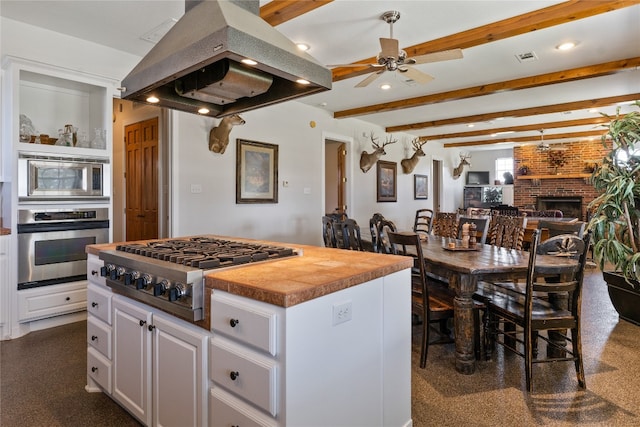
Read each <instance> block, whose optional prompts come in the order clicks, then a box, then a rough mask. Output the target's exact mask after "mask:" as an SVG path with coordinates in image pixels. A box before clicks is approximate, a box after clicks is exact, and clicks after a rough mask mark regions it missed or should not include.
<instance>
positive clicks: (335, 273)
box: [87, 236, 413, 307]
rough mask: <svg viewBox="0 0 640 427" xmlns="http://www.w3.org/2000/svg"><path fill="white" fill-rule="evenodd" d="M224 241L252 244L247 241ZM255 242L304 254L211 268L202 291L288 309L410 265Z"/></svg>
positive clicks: (400, 259)
mask: <svg viewBox="0 0 640 427" xmlns="http://www.w3.org/2000/svg"><path fill="white" fill-rule="evenodd" d="M216 237H219V236H216ZM223 238H227V239H231V240H245V241H253V242H256V241H255V240H250V239H240V238H233V237H223ZM258 242H262V243H266V244H271V245H277V246H286V247H292V248H295V249H297V250H300V251H302V255H300V256H292V257H288V258H282V259H276V260H273V261H265V262H259V263H255V264H244V265H242V266H237V267H231V268H228V269H220V270H213V271H212V272H211V273H209V274H208V275H207V276H206V278H205V287H206V288H207V289H209V290H212V289H218V290H222V291H226V292H229V293H231V294H235V295H240V296H244V297H247V298H251V299H254V300H258V301H263V302H266V303H269V304H273V305H277V306H281V307H291V306H294V305H296V304H300V303H303V302H305V301H309V300H312V299H314V298H319V297H321V296H324V295H327V294H330V293H333V292H338V291H341V290H343V289H346V288H349V287H352V286H355V285H359V284H361V283H365V282H367V281H370V280H373V279H377V278H379V277H383V276H387V275H389V274H391V273H395V272H397V271H400V270H404V269H406V268H410V267H412V266H413V260H412V259H411V258H409V257H404V256H395V255H383V254H376V253H372V252H358V251H349V250H343V249H329V248H324V247H319V246H309V245H298V244H290V243H281V242H269V241H258ZM115 245H116V244H115V243H114V244H104V245H91V246H87V253H91V254H94V255H98V254H99V252H100V251H101V250H109V249H115Z"/></svg>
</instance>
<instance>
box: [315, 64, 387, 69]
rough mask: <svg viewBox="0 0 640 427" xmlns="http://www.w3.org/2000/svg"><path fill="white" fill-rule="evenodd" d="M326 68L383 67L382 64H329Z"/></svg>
mask: <svg viewBox="0 0 640 427" xmlns="http://www.w3.org/2000/svg"><path fill="white" fill-rule="evenodd" d="M326 66H327V67H341V68H342V67H349V68H364V67H369V68H380V67H384V64H329V65H326Z"/></svg>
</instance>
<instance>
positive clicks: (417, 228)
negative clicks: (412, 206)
mask: <svg viewBox="0 0 640 427" xmlns="http://www.w3.org/2000/svg"><path fill="white" fill-rule="evenodd" d="M432 229H433V210H432V209H418V210H416V217H415V219H414V222H413V232H414V233H417V234H420V235H429V234H431V231H432Z"/></svg>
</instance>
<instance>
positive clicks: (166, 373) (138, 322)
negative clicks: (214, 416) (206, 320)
mask: <svg viewBox="0 0 640 427" xmlns="http://www.w3.org/2000/svg"><path fill="white" fill-rule="evenodd" d="M208 338H209V334H208V332H207V331H204V330H202V329H200V328H198V327H196V326H194V325H191V324H189V323H187V322H184V321H182V320H179V319H176V318H175V317H172V316H169V315H167V314H164V313H162V312H160V311H158V310H155V309H153V308H151V307H149V306H146V305H144V304H141V303H138V302H135V301H132V300H130V299H129V298H126V297H123V296H120V295H115V296H114V297H113V339H114V348H113V355H114V356H113V398H114V399H115V400H116V401H118V402H119V403H120V404H121V405H122V406H124V407H125V408H126V409H127V410H128V411H129V412H130V413H131V414H133V415H134V416H135V417H136V418H138V419H139V420H140V421H141V422H142V423H143V424H145V425H148V426H150V425H154V426H160V425H162V426H172V425H173V426H201V425H204V423H205V422H206V421H205V420H206V419H207V412H208V408H207V405H206V396H207V341H208Z"/></svg>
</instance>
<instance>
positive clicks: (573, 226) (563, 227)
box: [537, 219, 586, 237]
mask: <svg viewBox="0 0 640 427" xmlns="http://www.w3.org/2000/svg"><path fill="white" fill-rule="evenodd" d="M585 226H586V222H584V221H575V222H567V221H550V220H546V219H541V220H539V221H538V225H537V227H538V229H540V230H541V229H543V228H546V229H547V230H549V237H554V236H558V235H560V234H575V235H577V236H582V235H583V234H584V229H585Z"/></svg>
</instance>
